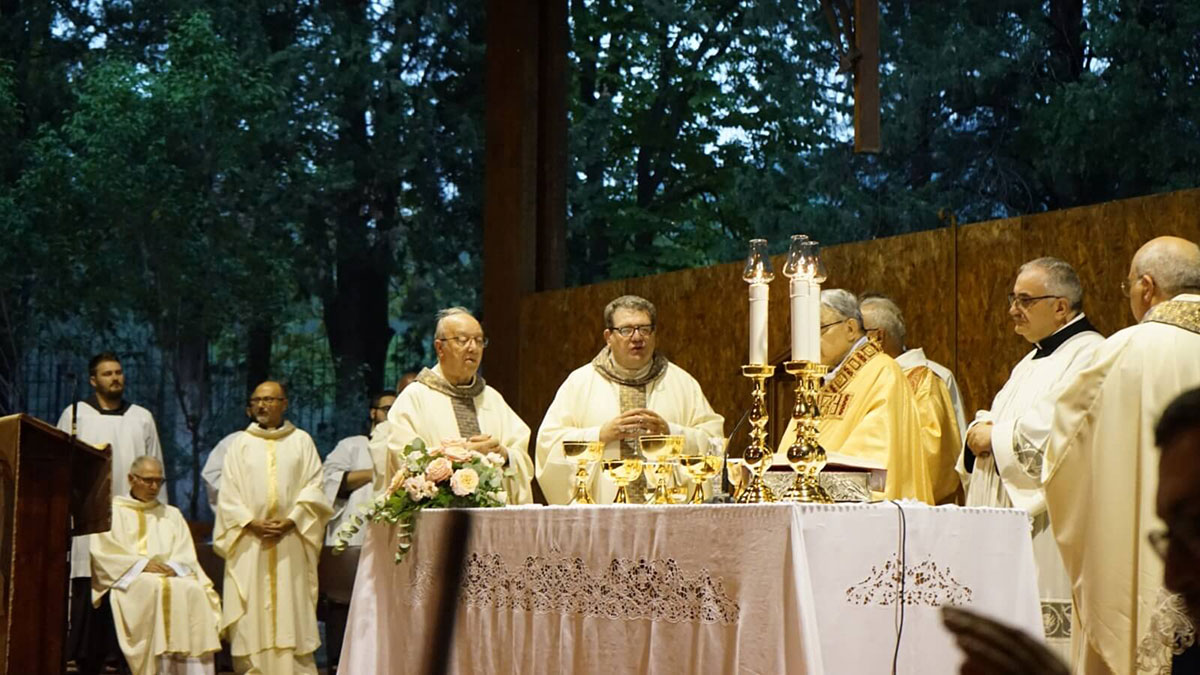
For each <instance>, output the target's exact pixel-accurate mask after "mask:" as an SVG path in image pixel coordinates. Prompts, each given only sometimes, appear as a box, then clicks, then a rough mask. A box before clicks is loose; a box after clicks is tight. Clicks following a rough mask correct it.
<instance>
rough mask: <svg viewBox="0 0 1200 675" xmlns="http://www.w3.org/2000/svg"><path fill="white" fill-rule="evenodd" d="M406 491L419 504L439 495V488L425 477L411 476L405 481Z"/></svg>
mask: <svg viewBox="0 0 1200 675" xmlns="http://www.w3.org/2000/svg"><path fill="white" fill-rule="evenodd" d="M404 489H405V491H407V492H408V496H409V497H411V498H412V500H413V501H417V502H419V501H421V500H422V499H426V498H429V497H433V496H436V495H437V493H438V489H437V486H436V485H434V484H433V483H431V482H429V481H428V480H425V476H410V477H409V478H406V479H404Z"/></svg>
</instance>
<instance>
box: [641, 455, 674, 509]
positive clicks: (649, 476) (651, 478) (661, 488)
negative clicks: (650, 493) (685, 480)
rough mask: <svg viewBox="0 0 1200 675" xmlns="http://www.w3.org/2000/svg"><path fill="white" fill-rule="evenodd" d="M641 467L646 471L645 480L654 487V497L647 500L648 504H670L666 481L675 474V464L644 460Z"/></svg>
mask: <svg viewBox="0 0 1200 675" xmlns="http://www.w3.org/2000/svg"><path fill="white" fill-rule="evenodd" d="M643 467H644V468H645V471H646V481H647V482H648V483H649V484H650V485H651V486H653V487H654V498H653V499H652V500H649V501H647V503H648V504H670V503H671V498H670V494H669V493H668V492H667V483H668V482H670V480H671V476H672V475H674V474H675V464H673V463H671V462H646V463H645V464H644V465H643Z"/></svg>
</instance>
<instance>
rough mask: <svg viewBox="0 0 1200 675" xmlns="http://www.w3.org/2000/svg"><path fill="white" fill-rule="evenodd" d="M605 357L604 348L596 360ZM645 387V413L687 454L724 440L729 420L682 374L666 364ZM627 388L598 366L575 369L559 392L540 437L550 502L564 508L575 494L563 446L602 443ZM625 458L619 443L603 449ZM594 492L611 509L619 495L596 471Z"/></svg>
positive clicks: (541, 478) (540, 469) (543, 482)
mask: <svg viewBox="0 0 1200 675" xmlns="http://www.w3.org/2000/svg"><path fill="white" fill-rule="evenodd" d="M607 353H608V347H605V348H604V350H602V351H601V353H600V356H599V357H598V358H604V357H605V355H606V354H607ZM656 358H657V355H656ZM664 361H666V360H665V359H664ZM643 387H644V395H645V403H644V405H643V406H641V407H645V408H648V409H650V410H653V411H654V412H656V413H658V414H659V415H660V416H661V417H662V418H663V419H664V420H666V421H667V424H668V426H669V427H670V433H671V434H673V435H676V436H683V437H684V448H683V451H684V453H687V454H697V453H700V452H703V450H704V448H706V447H707V446H708V442H709V441H710V440H711V439H723V438H724V434H725V418H723V417H721V416H720V415H718V414H717V413H716V412H715V411H714V410H713V408H712V406H711V405H709V403H708V399H707V398H705V396H704V392H703V391H701V390H700V383H698V382H696V379H695V378H694V377H692V376H691V375H689V374H688V372H687V371H685V370H684V369H682V368H680V367H679V366H677V365H675V364H673V363H670V362H666V363H665V367H664V368H663V369H662V371H661V373H660V374H659V375H658V377H656V378H654V379H652V380H651V381H649V382H646V383H645V384H644V385H643ZM629 388H630V387H627V386H625V385H622V384H620V383H618V382H616V381H614V380H613V379H612V378H611V377H607V376H605V374H604V373H602V372H601V371H600V370H598V369H597V367H596V362H595V360H593V362H592V363H588V364H587V365H585V366H582V367H580V368H576V369H575V370H574V371H573V372H572V373H571V374H570V375H568V376H567V379H566V381H565V382H563V383H562V386H560V387H559V388H558V393H557V394H555V396H554V401H553V402H552V403H551V404H550V408H549V410H547V411H546V416H545V418H544V419H543V420H542V426H541V428H540V429H538V436H537V479H538V485H540V486H541V488H542V493H543V494H545V495H546V501H547V502H549V503H551V504H566V503H568V502H570V501H571V497H572V496H573V494H574V486H575V471H576V469H575V463H574V462H573V461H571V460H568V459H567V458H565V457H563V453H562V442H563V441H596V440H599V439H600V427H601V426H603V425H604V424H605V423H606V422H608V421H609V420H611V419H612V418H614V417H616V416H617V415H619V414H621V412H623V410H625V409H626V408H625V407H623V406H622V404H621V393H622V391H621V390H622V389H629ZM621 456H622V448H621V443H620V442H618V441H613V442H611V443H609V444H607V445H606V446H605V448H604V457H605V458H619V457H621ZM675 479H676V484H678V485H690V484H691V479H690V478H689V477H688V476H687V474H686V473H685V472H683V471H682V470H680V471H677V472H676V475H675ZM590 490H591V493H592V498H593V499H595V501H596V503H597V504H610V503H612V500H613V497H615V496H616V493H617V488H616V485H615V484H614V483H613V482H612V481H611V480H609V478H608V476H605V475H604V472H603V471H601V470H600V469H599V468H593V470H592V474H591V483H590ZM631 501H632V500H631Z"/></svg>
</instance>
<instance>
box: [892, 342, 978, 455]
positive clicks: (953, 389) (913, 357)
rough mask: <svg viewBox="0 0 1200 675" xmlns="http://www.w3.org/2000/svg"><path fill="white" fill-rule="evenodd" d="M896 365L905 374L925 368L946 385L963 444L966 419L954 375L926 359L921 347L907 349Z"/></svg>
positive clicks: (965, 438)
mask: <svg viewBox="0 0 1200 675" xmlns="http://www.w3.org/2000/svg"><path fill="white" fill-rule="evenodd" d="M896 363H897V364H899V366H900V369H901V370H903V371H904V372H906V373H907V372H908V371H910V370H912V369H913V368H917V367H919V366H925V367H926V368H928V369H930V370H932V371H933V374H934V375H937V376H938V379H940V380H941V381H942V382H945V383H946V389H949V390H950V402H951V403H952V404H954V416H955V417H956V418H957V419H958V430H959V434H960V435H961V436H962V442H964V443H965V442H966V440H967V417H966V413H965V412H964V411H963V402H962V392H960V391H959V390H958V380H955V379H954V373H953V372H951V371H950V369H949V368H947V367H946V366H943V365H942V364H940V363H938V362H937V361H932V360H930V359H928V358H926V356H925V350H924V349H922V348H921V347H917V348H916V349H909V350H907V351H905V352H904V353H903V354H901V355H900V356H897V357H896Z"/></svg>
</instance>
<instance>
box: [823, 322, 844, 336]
mask: <svg viewBox="0 0 1200 675" xmlns="http://www.w3.org/2000/svg"><path fill="white" fill-rule="evenodd" d="M849 320H850V319H838V320H837V321H831V322H829V323H823V324H821V335H824V334H825V331H827V330H829V329H830V328H833V327H834V326H836V325H838V324H839V323H846V322H847V321H849Z"/></svg>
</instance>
